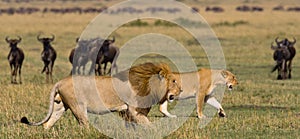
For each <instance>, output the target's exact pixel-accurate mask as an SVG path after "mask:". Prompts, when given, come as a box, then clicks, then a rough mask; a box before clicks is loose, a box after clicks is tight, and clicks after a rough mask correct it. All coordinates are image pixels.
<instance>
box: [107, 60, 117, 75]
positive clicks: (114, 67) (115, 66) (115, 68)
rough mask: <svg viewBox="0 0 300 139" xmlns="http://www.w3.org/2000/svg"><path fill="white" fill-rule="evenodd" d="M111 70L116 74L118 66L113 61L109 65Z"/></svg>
mask: <svg viewBox="0 0 300 139" xmlns="http://www.w3.org/2000/svg"><path fill="white" fill-rule="evenodd" d="M111 68H112V70H115V73H118V66H117V64H116V62H115V61H114V62H113V63H112V64H111ZM112 70H111V69H110V70H109V72H110V73H111V72H112ZM110 73H109V74H110Z"/></svg>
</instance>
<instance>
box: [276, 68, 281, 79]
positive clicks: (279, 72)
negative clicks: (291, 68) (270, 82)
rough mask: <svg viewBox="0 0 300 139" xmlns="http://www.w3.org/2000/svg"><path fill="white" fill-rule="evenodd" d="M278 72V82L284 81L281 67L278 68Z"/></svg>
mask: <svg viewBox="0 0 300 139" xmlns="http://www.w3.org/2000/svg"><path fill="white" fill-rule="evenodd" d="M277 71H278V76H277V80H282V76H281V67H278V69H277Z"/></svg>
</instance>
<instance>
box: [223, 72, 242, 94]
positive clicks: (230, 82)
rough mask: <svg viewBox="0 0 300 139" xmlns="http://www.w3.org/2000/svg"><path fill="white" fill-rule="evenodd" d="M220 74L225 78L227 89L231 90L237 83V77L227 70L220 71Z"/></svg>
mask: <svg viewBox="0 0 300 139" xmlns="http://www.w3.org/2000/svg"><path fill="white" fill-rule="evenodd" d="M222 75H223V77H224V78H225V82H226V86H227V88H228V90H230V91H231V90H232V89H233V86H235V85H237V84H238V81H237V78H236V77H235V75H234V74H232V73H231V72H229V71H222Z"/></svg>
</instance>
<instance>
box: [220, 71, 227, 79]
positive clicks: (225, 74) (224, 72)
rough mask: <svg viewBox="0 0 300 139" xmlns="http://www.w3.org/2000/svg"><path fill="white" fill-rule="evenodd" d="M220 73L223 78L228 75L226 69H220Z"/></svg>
mask: <svg viewBox="0 0 300 139" xmlns="http://www.w3.org/2000/svg"><path fill="white" fill-rule="evenodd" d="M221 75H222V76H223V77H224V78H226V77H227V76H228V73H227V71H226V70H222V71H221Z"/></svg>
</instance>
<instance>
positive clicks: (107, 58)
mask: <svg viewBox="0 0 300 139" xmlns="http://www.w3.org/2000/svg"><path fill="white" fill-rule="evenodd" d="M114 42H115V38H113V39H112V40H109V39H107V40H105V41H104V42H103V45H102V47H101V48H100V51H99V53H98V55H97V59H96V65H98V66H97V67H96V73H95V74H96V75H97V74H98V75H105V74H110V73H111V71H112V69H114V70H115V72H116V73H117V72H118V66H117V64H116V60H117V58H118V56H119V53H120V50H119V48H118V47H116V46H113V45H112V44H113V43H114ZM109 62H110V63H111V66H110V68H109V71H108V73H106V67H107V63H109ZM101 64H104V67H103V73H102V71H101V70H102V69H101Z"/></svg>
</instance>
